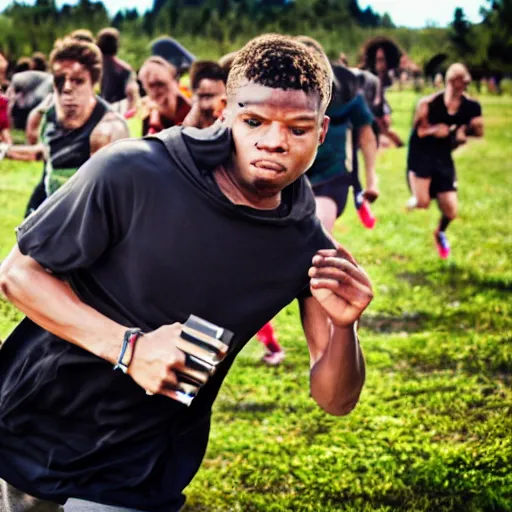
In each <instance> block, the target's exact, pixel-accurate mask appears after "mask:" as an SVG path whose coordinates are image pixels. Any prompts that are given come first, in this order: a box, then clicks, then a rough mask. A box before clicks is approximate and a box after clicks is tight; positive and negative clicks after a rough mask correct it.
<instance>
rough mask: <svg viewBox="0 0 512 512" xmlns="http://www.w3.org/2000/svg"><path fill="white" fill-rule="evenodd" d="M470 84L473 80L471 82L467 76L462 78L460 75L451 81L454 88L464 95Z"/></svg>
mask: <svg viewBox="0 0 512 512" xmlns="http://www.w3.org/2000/svg"><path fill="white" fill-rule="evenodd" d="M470 83H471V80H469V79H468V78H466V77H465V76H461V75H459V76H457V77H455V78H454V79H452V80H451V84H452V87H453V88H454V89H455V91H457V92H458V93H463V92H464V91H465V90H466V89H467V88H468V85H469V84H470Z"/></svg>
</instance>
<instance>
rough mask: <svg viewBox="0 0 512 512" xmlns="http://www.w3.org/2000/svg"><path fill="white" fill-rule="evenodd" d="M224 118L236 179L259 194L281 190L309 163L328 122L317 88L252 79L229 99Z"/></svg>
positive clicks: (271, 193)
mask: <svg viewBox="0 0 512 512" xmlns="http://www.w3.org/2000/svg"><path fill="white" fill-rule="evenodd" d="M226 121H227V123H228V124H229V125H230V126H231V128H232V134H233V140H234V144H235V153H234V156H233V159H234V161H233V163H234V165H233V167H234V168H233V172H234V173H235V174H236V178H237V181H238V182H239V183H240V184H241V185H242V186H244V187H245V188H246V189H247V190H250V191H251V192H253V193H256V194H257V195H259V196H260V197H270V196H272V195H275V194H276V193H279V192H280V191H281V190H282V189H283V188H285V187H286V186H287V185H289V184H290V183H292V182H293V181H295V180H296V179H297V178H298V177H299V176H301V175H302V174H304V172H306V171H307V170H308V169H309V167H310V166H311V165H312V164H313V162H314V160H315V156H316V152H317V149H318V145H319V143H320V144H321V143H322V142H323V140H324V138H325V134H326V133H327V128H328V126H329V118H328V117H326V116H324V115H323V114H322V113H321V112H320V109H319V98H318V95H317V94H306V93H305V92H304V91H300V90H283V89H275V88H272V87H265V86H263V85H259V84H255V83H252V82H249V83H247V84H245V85H242V86H241V87H239V89H238V91H237V92H236V95H235V97H233V98H230V99H229V102H228V107H227V110H226Z"/></svg>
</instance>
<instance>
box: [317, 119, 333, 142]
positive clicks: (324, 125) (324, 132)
mask: <svg viewBox="0 0 512 512" xmlns="http://www.w3.org/2000/svg"><path fill="white" fill-rule="evenodd" d="M330 122H331V118H330V117H329V116H324V119H323V121H322V127H321V129H320V134H319V137H318V144H323V143H324V141H325V137H326V135H327V130H328V129H329V123H330Z"/></svg>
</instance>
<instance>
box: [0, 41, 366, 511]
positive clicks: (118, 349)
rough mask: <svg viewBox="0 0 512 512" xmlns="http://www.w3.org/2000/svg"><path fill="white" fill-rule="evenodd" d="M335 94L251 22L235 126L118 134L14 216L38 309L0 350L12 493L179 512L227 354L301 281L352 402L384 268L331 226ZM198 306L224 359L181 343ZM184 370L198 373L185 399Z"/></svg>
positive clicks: (315, 373) (293, 52)
mask: <svg viewBox="0 0 512 512" xmlns="http://www.w3.org/2000/svg"><path fill="white" fill-rule="evenodd" d="M276 70H285V72H281V73H276ZM330 94H331V81H330V76H329V75H328V73H327V69H326V68H325V66H324V65H323V64H322V63H321V62H320V61H319V60H318V59H316V58H315V57H314V55H312V54H310V53H309V51H308V50H307V49H306V48H304V46H303V45H301V44H299V43H298V42H296V41H294V40H293V39H290V38H286V37H283V36H277V35H272V36H270V35H269V36H263V37H259V38H256V39H254V40H252V41H250V42H249V43H247V45H246V46H245V47H244V48H243V49H242V50H241V51H240V53H239V55H238V57H237V58H236V60H235V62H234V64H233V68H232V70H231V72H230V75H229V79H228V83H227V97H228V106H227V109H226V111H225V121H226V126H224V125H222V124H221V123H219V124H217V125H215V126H213V127H211V128H207V129H205V130H197V129H195V128H183V127H176V128H173V129H170V130H165V131H163V132H162V133H161V134H159V135H158V136H155V137H149V138H146V139H139V140H133V139H131V140H129V141H120V142H117V143H116V144H112V145H111V146H109V147H108V148H106V149H105V150H103V151H101V152H99V153H98V154H97V155H94V156H93V157H92V158H91V159H89V160H88V162H87V163H86V164H85V165H84V167H83V168H82V169H81V170H80V171H79V172H78V173H76V174H75V176H73V178H72V179H71V180H69V181H68V182H67V183H66V185H64V186H63V187H62V188H61V189H60V190H59V191H58V192H57V193H56V194H54V195H53V196H52V197H50V198H49V199H48V201H46V202H45V204H44V205H42V206H41V208H39V209H38V210H37V211H36V212H35V213H34V214H33V215H32V216H31V217H30V218H29V219H27V220H26V221H25V222H24V223H23V224H22V225H21V226H20V227H19V228H18V230H17V235H18V242H17V245H16V246H15V247H14V248H13V250H12V251H11V253H10V255H9V256H8V258H7V259H6V260H5V261H4V262H3V264H2V267H1V268H0V290H1V291H2V292H3V293H4V294H5V296H6V297H7V298H8V299H9V300H10V301H11V302H13V303H14V304H15V305H16V306H17V307H18V308H19V309H21V310H22V311H23V312H24V313H25V314H26V315H27V318H25V319H24V320H22V322H21V323H20V324H19V325H18V327H17V328H16V329H15V330H14V332H13V333H12V334H11V336H10V337H9V338H8V339H7V340H6V341H5V343H4V345H3V346H2V349H1V350H0V460H1V461H2V463H1V464H0V478H2V479H3V482H2V483H1V485H0V501H1V500H3V501H4V503H8V504H9V505H10V506H11V507H12V508H14V509H16V510H17V511H18V512H25V511H26V510H33V509H31V508H30V507H33V506H35V507H37V506H40V507H41V508H43V507H45V506H46V507H47V508H46V509H45V510H46V511H47V512H53V511H56V510H61V508H60V506H61V505H60V504H63V503H65V502H66V500H68V499H69V502H68V503H66V505H65V507H64V510H65V512H68V511H70V512H75V511H82V510H84V509H85V510H88V511H98V512H107V511H109V512H110V511H112V512H113V511H126V509H128V510H131V511H133V510H138V511H148V512H164V511H165V512H177V511H178V510H180V509H181V507H182V506H183V503H184V501H185V498H184V496H183V494H182V492H183V490H184V488H185V487H186V486H187V485H188V483H189V482H190V481H191V479H192V478H193V477H194V475H195V474H196V472H197V470H198V469H199V466H200V464H201V461H202V459H203V456H204V453H205V450H206V445H207V442H208V436H209V431H210V416H211V409H212V405H213V402H214V401H215V398H216V396H217V394H218V392H219V389H220V386H221V384H222V382H223V380H224V378H225V376H226V374H227V372H228V370H229V368H230V366H231V364H232V363H233V361H234V359H235V357H236V355H237V354H238V353H239V352H240V350H241V349H242V348H243V346H244V345H245V344H246V343H247V342H248V341H249V340H250V339H251V337H252V336H253V335H254V333H255V332H256V331H257V330H258V329H259V328H260V327H261V326H262V325H263V324H264V323H265V322H267V321H268V320H269V319H271V318H272V317H273V316H274V315H275V314H276V313H277V312H278V311H279V310H281V309H282V308H283V307H285V306H286V305H287V304H288V303H289V302H290V301H292V300H294V299H295V298H297V297H298V298H299V301H300V308H301V318H302V321H303V326H304V331H305V335H306V340H307V343H308V347H309V351H310V368H311V373H310V390H309V393H310V394H311V396H312V398H313V399H314V400H315V401H316V402H317V403H318V404H319V405H320V407H322V409H324V410H325V411H326V412H327V413H329V414H334V415H343V414H348V413H349V412H350V411H351V410H352V409H353V408H354V407H355V405H356V403H357V401H358V399H359V395H360V392H361V389H362V386H363V382H364V375H365V370H364V359H363V355H362V351H361V348H360V345H359V342H358V338H357V334H356V322H357V321H358V319H359V317H360V316H361V314H362V312H363V310H364V309H365V308H366V307H367V305H368V304H369V302H370V301H371V298H372V289H371V283H370V281H369V279H368V277H367V276H366V274H365V273H364V271H363V270H362V269H361V268H360V267H359V266H358V265H357V263H356V262H355V260H354V259H353V258H352V256H350V254H349V253H348V252H347V251H345V250H344V249H343V248H341V247H340V246H339V245H335V244H334V242H333V241H332V240H331V239H330V238H329V237H328V236H327V235H326V233H325V231H324V229H323V227H322V225H321V223H320V222H319V221H318V219H317V217H316V216H315V213H314V212H315V203H314V198H313V195H312V193H311V188H310V186H309V184H308V183H307V180H306V178H305V177H304V176H303V175H304V173H305V171H306V170H307V168H308V167H309V166H310V165H311V164H312V162H313V161H314V158H315V154H316V151H317V148H318V144H320V143H321V142H322V141H323V139H324V137H325V133H326V131H327V128H328V124H329V119H328V118H327V117H325V109H326V107H327V104H328V102H329V98H330ZM228 126H230V128H228ZM269 247H271V248H272V250H269ZM34 283H37V285H34ZM191 313H193V314H195V315H198V316H200V317H202V318H204V319H206V320H209V321H210V322H213V323H214V324H216V325H218V326H221V327H224V328H226V329H229V330H230V331H232V332H233V333H234V335H233V338H232V340H231V343H230V346H229V350H228V351H227V354H226V355H225V357H224V359H223V360H222V362H220V363H219V364H218V365H217V368H216V369H217V371H216V372H215V373H213V374H211V373H210V372H208V371H204V370H201V369H198V367H199V368H201V365H199V366H198V363H197V357H196V361H194V360H192V359H190V357H189V356H188V357H186V355H185V354H186V353H187V345H186V344H185V345H184V338H183V337H182V323H183V322H185V321H186V319H187V317H188V316H189V315H190V314H191ZM183 334H185V333H183ZM180 347H181V348H180ZM114 365H116V366H118V365H120V367H121V368H124V371H117V370H116V371H113V366H114ZM194 368H195V369H194ZM125 372H126V373H125ZM183 374H185V376H192V375H193V376H194V379H195V380H197V381H198V385H199V386H200V389H199V392H198V393H197V396H196V397H195V398H194V400H193V402H192V404H191V405H190V406H189V407H187V406H186V405H184V404H183V403H180V401H179V400H178V399H177V398H178V392H179V391H180V390H181V389H182V384H181V382H182V380H181V378H182V377H181V376H182V375H183ZM190 378H192V377H190ZM25 493H26V494H25ZM27 494H28V495H30V496H35V497H36V498H35V501H36V503H35V504H34V498H32V499H30V498H29V497H28V496H27ZM77 499H78V500H77ZM38 500H39V501H38ZM83 500H85V501H87V503H85V504H84V503H83ZM77 501H78V502H77ZM26 504H28V505H29V506H28V507H27V505H26ZM108 506H110V507H111V508H108Z"/></svg>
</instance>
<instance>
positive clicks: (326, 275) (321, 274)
mask: <svg viewBox="0 0 512 512" xmlns="http://www.w3.org/2000/svg"><path fill="white" fill-rule="evenodd" d="M314 270H315V271H314V275H312V276H311V278H312V279H313V280H314V279H336V280H337V281H338V282H339V283H340V284H344V285H348V286H353V287H354V288H357V289H358V290H361V291H362V292H363V293H367V292H368V291H369V290H370V287H369V286H368V285H367V284H365V283H362V282H361V281H359V280H357V279H355V278H354V277H352V276H351V275H350V274H349V273H348V272H346V271H344V270H342V269H339V268H336V267H323V268H316V269H314Z"/></svg>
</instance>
